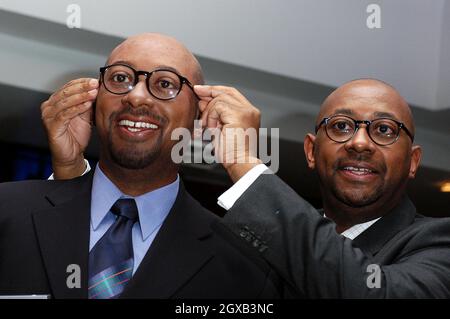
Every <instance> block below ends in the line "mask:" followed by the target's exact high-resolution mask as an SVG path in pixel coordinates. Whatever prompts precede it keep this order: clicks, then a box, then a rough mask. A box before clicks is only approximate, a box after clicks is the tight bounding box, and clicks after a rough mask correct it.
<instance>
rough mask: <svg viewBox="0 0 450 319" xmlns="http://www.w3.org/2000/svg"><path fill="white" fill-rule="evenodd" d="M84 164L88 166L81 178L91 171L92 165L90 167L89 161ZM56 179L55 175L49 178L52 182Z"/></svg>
mask: <svg viewBox="0 0 450 319" xmlns="http://www.w3.org/2000/svg"><path fill="white" fill-rule="evenodd" d="M84 164H85V165H86V169H85V170H84V172H83V174H81V176H83V175H85V174H87V173H89V172H90V170H91V165H89V161H88V160H87V159H84ZM54 179H55V177H54V176H53V173H52V175H50V177H49V178H48V180H49V181H52V180H54Z"/></svg>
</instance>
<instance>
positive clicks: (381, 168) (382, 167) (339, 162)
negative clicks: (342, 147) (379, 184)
mask: <svg viewBox="0 0 450 319" xmlns="http://www.w3.org/2000/svg"><path fill="white" fill-rule="evenodd" d="M348 163H353V164H356V165H358V164H359V165H361V166H369V167H371V168H373V169H374V170H375V171H376V172H378V173H383V172H386V169H387V167H386V163H384V162H375V161H373V160H372V159H371V156H367V155H366V154H355V155H353V156H349V157H339V158H337V159H336V161H335V162H334V165H333V169H334V170H335V171H337V170H339V169H341V168H343V167H344V166H345V165H347V164H348Z"/></svg>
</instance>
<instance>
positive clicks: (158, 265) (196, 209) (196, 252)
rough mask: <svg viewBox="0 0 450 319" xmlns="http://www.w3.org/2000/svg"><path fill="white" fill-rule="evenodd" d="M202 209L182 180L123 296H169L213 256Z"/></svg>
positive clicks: (206, 222)
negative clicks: (164, 218)
mask: <svg viewBox="0 0 450 319" xmlns="http://www.w3.org/2000/svg"><path fill="white" fill-rule="evenodd" d="M203 210H204V209H203V207H201V206H200V205H199V204H198V203H197V202H196V201H195V200H194V199H192V198H191V197H190V195H189V194H187V192H186V191H185V190H184V187H183V185H182V184H180V190H179V193H178V196H177V199H176V201H175V203H174V206H173V207H172V209H171V211H170V213H169V215H168V216H167V218H166V220H165V221H164V223H163V225H162V226H161V229H160V230H159V232H158V235H157V236H156V237H155V240H154V241H153V243H152V245H151V246H150V248H149V250H148V251H147V254H146V255H145V257H144V259H143V260H142V262H141V264H140V266H139V268H138V270H137V271H136V273H135V275H134V276H133V279H132V280H131V281H130V283H129V284H128V285H127V286H126V288H125V291H124V292H123V294H122V295H121V298H164V299H167V298H170V297H171V296H173V295H174V294H175V293H176V291H177V290H178V289H179V288H180V287H181V286H182V285H183V284H184V283H186V282H187V281H188V280H189V279H190V278H191V277H192V276H194V275H195V274H196V273H197V272H198V271H199V270H200V269H201V268H202V266H204V265H205V264H206V263H207V262H208V261H209V260H210V259H211V258H212V257H213V253H212V251H211V250H210V249H208V243H207V240H206V238H207V237H209V236H210V235H211V230H210V225H209V219H205V217H204V216H202V215H201V212H202V211H203ZM148 213H149V214H151V212H148Z"/></svg>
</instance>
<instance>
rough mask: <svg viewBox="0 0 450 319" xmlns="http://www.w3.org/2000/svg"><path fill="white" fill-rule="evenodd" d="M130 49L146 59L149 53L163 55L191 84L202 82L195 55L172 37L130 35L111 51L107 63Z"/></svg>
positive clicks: (201, 72)
mask: <svg viewBox="0 0 450 319" xmlns="http://www.w3.org/2000/svg"><path fill="white" fill-rule="evenodd" d="M130 50H132V51H133V53H134V54H140V55H141V56H142V57H144V58H147V59H151V58H152V56H151V53H156V54H158V55H160V56H164V57H166V58H167V60H168V63H171V64H172V65H175V66H176V68H177V70H178V71H179V72H180V73H181V75H183V76H186V77H188V78H189V80H190V81H192V82H193V84H203V83H204V77H203V71H202V69H201V66H200V63H199V62H198V60H197V59H196V57H195V56H194V55H193V54H192V52H190V51H189V50H188V49H187V48H186V46H184V45H183V44H182V43H181V42H179V41H178V40H177V39H175V38H173V37H170V36H167V35H164V34H159V33H142V34H138V35H134V36H131V37H129V38H127V39H126V40H125V41H123V42H122V43H121V44H119V45H118V46H117V47H116V48H115V49H114V50H113V51H112V52H111V54H110V56H109V57H108V61H107V64H111V63H115V62H116V61H117V59H118V58H119V59H121V58H120V57H123V56H126V54H127V52H130Z"/></svg>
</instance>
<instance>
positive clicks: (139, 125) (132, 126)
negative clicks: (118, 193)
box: [119, 120, 159, 133]
mask: <svg viewBox="0 0 450 319" xmlns="http://www.w3.org/2000/svg"><path fill="white" fill-rule="evenodd" d="M119 126H121V127H124V128H125V129H127V130H128V131H130V132H132V133H137V132H142V131H145V130H157V129H159V126H158V125H156V124H154V123H150V122H142V121H139V122H135V121H130V120H121V121H119Z"/></svg>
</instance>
